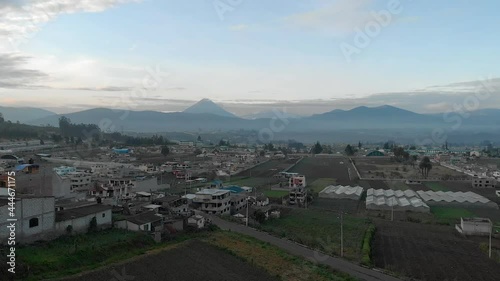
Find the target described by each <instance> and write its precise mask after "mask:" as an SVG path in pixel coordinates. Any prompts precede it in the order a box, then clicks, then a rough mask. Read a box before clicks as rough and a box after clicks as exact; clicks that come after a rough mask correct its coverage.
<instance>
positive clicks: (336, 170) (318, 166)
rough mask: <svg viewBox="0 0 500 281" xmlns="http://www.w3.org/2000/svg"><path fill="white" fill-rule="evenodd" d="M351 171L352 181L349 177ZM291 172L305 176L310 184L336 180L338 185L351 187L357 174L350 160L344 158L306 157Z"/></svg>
mask: <svg viewBox="0 0 500 281" xmlns="http://www.w3.org/2000/svg"><path fill="white" fill-rule="evenodd" d="M341 163H342V164H341ZM349 169H350V172H351V176H352V178H353V180H352V181H351V179H350V177H349ZM289 172H294V173H300V174H303V175H305V176H306V181H307V182H308V183H312V182H314V181H315V180H317V179H335V180H336V183H337V184H341V185H350V184H352V183H355V182H356V180H355V178H356V176H355V174H356V172H355V171H354V169H353V167H352V165H351V164H350V163H349V159H347V158H344V157H334V158H326V157H325V158H322V157H306V158H304V159H303V160H302V161H300V163H299V164H297V165H296V166H295V167H293V168H292V169H290V171H289Z"/></svg>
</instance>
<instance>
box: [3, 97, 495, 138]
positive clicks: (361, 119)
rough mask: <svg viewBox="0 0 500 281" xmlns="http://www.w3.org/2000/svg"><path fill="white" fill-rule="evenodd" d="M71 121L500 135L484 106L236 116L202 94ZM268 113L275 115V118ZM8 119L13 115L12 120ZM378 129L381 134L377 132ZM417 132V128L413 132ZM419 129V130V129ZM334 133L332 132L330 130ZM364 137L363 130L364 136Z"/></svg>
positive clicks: (126, 127)
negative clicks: (181, 106)
mask: <svg viewBox="0 0 500 281" xmlns="http://www.w3.org/2000/svg"><path fill="white" fill-rule="evenodd" d="M15 111H16V112H15V114H16V115H13V113H14V112H12V109H10V110H5V109H2V108H0V112H3V113H4V116H6V117H7V119H9V117H11V118H12V116H15V117H14V118H15V119H16V120H19V121H20V122H24V123H28V124H32V125H46V124H50V125H53V126H58V119H59V117H60V116H61V115H56V114H54V113H52V112H50V111H45V110H37V109H33V108H22V109H21V108H16V109H15ZM64 116H66V117H68V118H70V119H71V120H72V122H74V123H89V124H98V125H99V126H101V128H102V129H103V130H104V131H126V132H137V133H158V132H214V131H216V132H217V131H218V132H224V131H225V132H227V131H230V130H255V131H261V132H263V130H264V131H266V132H269V131H272V132H273V134H274V136H275V137H276V138H279V137H280V135H281V136H282V137H286V138H294V137H295V136H298V135H302V136H311V137H312V136H314V135H321V134H329V135H332V134H333V133H332V132H335V131H349V132H351V133H352V134H354V135H355V137H356V138H359V139H363V136H364V134H366V133H367V132H370V136H373V135H375V134H380V135H381V137H387V136H388V135H387V133H389V134H391V133H395V135H396V136H409V135H412V136H413V137H417V136H420V135H422V134H426V135H430V134H431V133H432V131H433V130H435V129H443V130H445V131H446V132H447V133H449V134H455V135H456V137H457V138H459V137H460V136H459V135H457V132H465V131H467V134H465V136H472V135H474V136H475V138H477V139H479V138H481V136H483V135H484V134H487V135H488V136H489V137H492V138H493V137H495V136H497V135H498V136H500V130H499V129H500V109H484V110H478V111H475V112H471V113H470V116H467V115H465V116H460V115H458V114H457V113H452V114H448V115H444V114H419V113H415V112H411V111H408V110H404V109H401V108H397V107H393V106H388V105H385V106H379V107H366V106H361V107H357V108H354V109H351V110H339V109H336V110H332V111H329V112H326V113H322V114H316V115H312V116H308V117H301V118H300V116H293V115H289V116H286V114H285V116H283V114H281V115H280V116H276V112H272V111H271V112H264V113H261V114H254V115H250V116H248V115H247V116H245V117H244V118H242V117H238V116H236V115H234V114H233V113H230V112H228V111H226V110H225V109H223V108H222V107H221V106H219V105H217V104H216V103H214V102H212V101H210V100H208V99H204V100H201V101H200V102H198V103H196V104H195V105H193V106H191V107H190V108H188V109H186V110H185V111H183V112H173V113H162V112H156V111H123V110H113V109H107V108H95V109H89V110H84V111H80V112H75V113H70V114H64ZM273 117H278V118H274V119H273ZM11 120H12V119H11ZM377 131H379V132H380V133H377ZM417 132H419V133H418V134H417ZM421 132H423V133H421ZM333 135H334V134H333ZM366 137H368V135H366Z"/></svg>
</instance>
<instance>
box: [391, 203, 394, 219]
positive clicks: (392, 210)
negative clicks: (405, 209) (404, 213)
mask: <svg viewBox="0 0 500 281" xmlns="http://www.w3.org/2000/svg"><path fill="white" fill-rule="evenodd" d="M391 221H394V197H392V204H391Z"/></svg>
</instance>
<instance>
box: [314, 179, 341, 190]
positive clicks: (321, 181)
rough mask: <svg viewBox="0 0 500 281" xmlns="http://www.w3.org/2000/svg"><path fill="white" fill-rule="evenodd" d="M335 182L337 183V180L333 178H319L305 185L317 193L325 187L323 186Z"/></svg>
mask: <svg viewBox="0 0 500 281" xmlns="http://www.w3.org/2000/svg"><path fill="white" fill-rule="evenodd" d="M335 184H337V181H336V180H335V179H333V178H320V179H317V180H315V181H313V182H312V183H308V184H307V187H308V188H309V189H311V190H312V191H313V192H314V193H319V192H320V191H322V190H323V189H325V187H327V186H329V185H335Z"/></svg>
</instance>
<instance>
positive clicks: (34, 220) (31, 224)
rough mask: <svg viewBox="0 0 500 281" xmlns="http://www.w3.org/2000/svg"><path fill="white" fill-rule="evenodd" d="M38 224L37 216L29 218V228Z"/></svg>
mask: <svg viewBox="0 0 500 281" xmlns="http://www.w3.org/2000/svg"><path fill="white" fill-rule="evenodd" d="M37 226H38V218H32V219H30V228H32V227H37Z"/></svg>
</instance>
